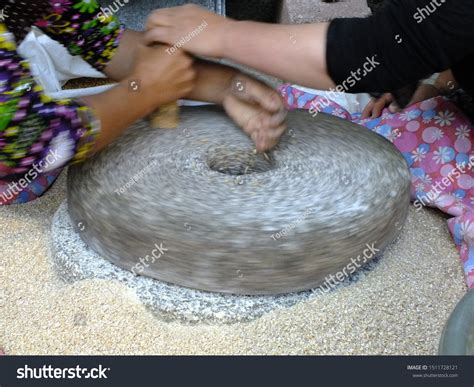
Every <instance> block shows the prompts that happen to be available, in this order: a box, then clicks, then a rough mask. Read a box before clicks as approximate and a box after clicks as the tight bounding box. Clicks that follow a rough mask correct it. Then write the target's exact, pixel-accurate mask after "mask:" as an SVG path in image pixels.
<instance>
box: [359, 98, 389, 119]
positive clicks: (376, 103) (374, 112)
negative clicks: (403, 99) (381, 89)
mask: <svg viewBox="0 0 474 387" xmlns="http://www.w3.org/2000/svg"><path fill="white" fill-rule="evenodd" d="M392 102H393V96H392V94H390V93H387V94H384V95H383V96H382V97H380V98H379V99H374V98H372V99H371V101H370V102H369V103H368V104H367V106H366V107H365V109H364V111H363V112H362V116H361V118H362V119H364V118H369V117H371V118H378V117H380V115H381V114H382V111H383V109H385V107H387V106H388V105H389V104H390V103H392ZM392 108H394V107H392Z"/></svg>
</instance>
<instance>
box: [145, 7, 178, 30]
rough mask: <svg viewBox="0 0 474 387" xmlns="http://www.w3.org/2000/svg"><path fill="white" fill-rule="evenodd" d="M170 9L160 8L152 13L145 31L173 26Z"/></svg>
mask: <svg viewBox="0 0 474 387" xmlns="http://www.w3.org/2000/svg"><path fill="white" fill-rule="evenodd" d="M172 17H173V12H172V8H162V9H158V10H156V11H153V12H152V13H151V14H150V15H149V16H148V19H147V21H146V25H145V29H146V30H150V29H152V28H155V27H169V26H171V25H173V21H172Z"/></svg>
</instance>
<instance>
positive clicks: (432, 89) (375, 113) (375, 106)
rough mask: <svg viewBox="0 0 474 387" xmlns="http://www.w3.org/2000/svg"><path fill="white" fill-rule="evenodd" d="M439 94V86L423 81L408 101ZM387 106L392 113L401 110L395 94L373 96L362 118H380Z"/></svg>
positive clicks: (424, 98)
mask: <svg viewBox="0 0 474 387" xmlns="http://www.w3.org/2000/svg"><path fill="white" fill-rule="evenodd" d="M440 78H441V77H440ZM451 84H453V83H452V82H451V83H450V85H451ZM438 95H441V91H440V89H439V88H438V87H436V86H432V85H428V84H423V83H422V84H421V85H420V86H419V87H418V89H417V90H416V91H415V94H413V97H412V98H411V100H410V102H409V103H408V106H411V105H414V104H415V103H418V102H422V101H425V100H427V99H430V98H433V97H437V96H438ZM387 106H388V110H389V111H390V113H397V112H399V111H400V108H399V106H398V105H397V103H396V102H395V101H394V99H393V95H392V94H390V93H387V94H384V95H383V96H382V97H380V98H379V99H374V98H372V100H371V101H370V102H369V103H368V104H367V106H366V107H365V109H364V111H363V112H362V117H361V118H362V119H364V118H368V117H371V118H378V117H380V115H381V114H382V111H383V109H385V108H386V107H387Z"/></svg>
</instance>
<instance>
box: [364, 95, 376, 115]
mask: <svg viewBox="0 0 474 387" xmlns="http://www.w3.org/2000/svg"><path fill="white" fill-rule="evenodd" d="M374 105H375V99H374V98H372V99H371V100H370V101H369V103H368V104H367V106H366V107H365V109H364V111H363V112H362V117H361V118H362V119H365V118H369V117H370V116H371V115H372V109H373V108H374Z"/></svg>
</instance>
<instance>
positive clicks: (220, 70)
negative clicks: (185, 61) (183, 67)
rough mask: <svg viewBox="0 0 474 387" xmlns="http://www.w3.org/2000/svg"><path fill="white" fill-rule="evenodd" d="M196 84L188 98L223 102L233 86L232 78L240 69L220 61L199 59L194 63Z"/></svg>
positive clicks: (217, 102)
mask: <svg viewBox="0 0 474 387" xmlns="http://www.w3.org/2000/svg"><path fill="white" fill-rule="evenodd" d="M193 67H194V70H195V71H196V84H195V87H194V89H193V91H192V92H191V93H190V94H189V95H187V98H189V99H192V100H196V101H203V102H211V103H215V104H221V103H222V101H223V99H224V97H225V95H226V93H228V92H229V90H230V89H231V87H232V79H233V78H234V77H235V76H236V75H237V74H239V71H238V70H236V69H234V68H232V67H229V66H224V65H220V64H218V63H212V62H207V61H204V60H197V61H196V62H195V63H194V65H193Z"/></svg>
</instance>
